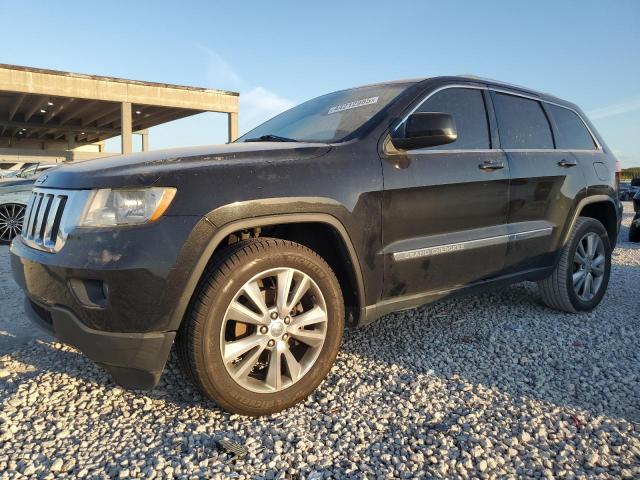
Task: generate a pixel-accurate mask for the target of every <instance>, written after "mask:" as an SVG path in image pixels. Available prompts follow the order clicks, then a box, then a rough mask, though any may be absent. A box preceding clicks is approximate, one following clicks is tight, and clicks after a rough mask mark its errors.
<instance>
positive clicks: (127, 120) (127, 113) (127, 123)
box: [120, 102, 133, 154]
mask: <svg viewBox="0 0 640 480" xmlns="http://www.w3.org/2000/svg"><path fill="white" fill-rule="evenodd" d="M120 113H121V117H122V118H121V125H122V127H121V133H122V153H123V154H126V153H131V151H132V150H133V140H132V137H133V131H132V121H131V104H130V103H129V102H122V105H121V107H120Z"/></svg>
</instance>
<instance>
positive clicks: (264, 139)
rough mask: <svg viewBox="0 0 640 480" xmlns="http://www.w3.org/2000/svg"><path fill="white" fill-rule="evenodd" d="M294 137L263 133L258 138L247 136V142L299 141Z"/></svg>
mask: <svg viewBox="0 0 640 480" xmlns="http://www.w3.org/2000/svg"><path fill="white" fill-rule="evenodd" d="M297 141H298V140H295V139H293V138H287V137H279V136H278V135H271V134H269V135H262V136H261V137H258V138H247V139H246V140H245V142H297Z"/></svg>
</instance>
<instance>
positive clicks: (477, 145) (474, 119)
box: [417, 88, 490, 150]
mask: <svg viewBox="0 0 640 480" xmlns="http://www.w3.org/2000/svg"><path fill="white" fill-rule="evenodd" d="M417 111H418V112H442V113H448V114H449V115H451V116H452V117H453V119H454V121H455V123H456V130H457V131H458V139H457V140H456V141H455V142H452V143H449V144H447V145H438V146H437V147H433V148H434V149H437V150H443V149H447V150H459V149H464V150H467V149H486V148H490V142H489V126H488V124H487V112H486V110H485V106H484V99H483V98H482V91H481V90H475V89H471V88H448V89H446V90H442V91H440V92H438V93H436V94H435V95H433V96H432V97H431V98H429V99H428V100H427V101H426V102H424V103H423V104H422V105H421V106H420V108H418V110H417Z"/></svg>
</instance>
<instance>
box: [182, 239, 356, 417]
mask: <svg viewBox="0 0 640 480" xmlns="http://www.w3.org/2000/svg"><path fill="white" fill-rule="evenodd" d="M305 279H306V280H305ZM301 285H304V286H305V288H306V289H305V288H299V287H300V286H301ZM281 291H284V292H288V294H287V295H286V296H284V295H280V293H279V292H281ZM299 292H303V293H302V296H301V299H300V300H298V296H299V295H298V293H299ZM254 300H255V301H254ZM247 309H248V310H250V311H249V312H247ZM274 317H277V318H274ZM303 321H304V325H306V326H300V324H301V323H302V322H303ZM263 330H264V331H263ZM343 330H344V302H343V298H342V292H341V290H340V286H339V283H338V280H337V278H336V276H335V274H334V273H333V271H332V270H331V268H330V267H329V265H328V264H327V263H326V262H325V261H324V260H323V259H322V258H321V257H320V256H319V255H318V254H317V253H315V252H314V251H313V250H310V249H309V248H307V247H304V246H302V245H300V244H297V243H293V242H290V241H285V240H278V239H272V238H259V239H252V240H245V241H242V242H238V243H237V244H234V245H232V246H230V247H228V248H227V249H225V250H223V251H222V252H221V253H220V254H219V255H218V256H217V257H215V258H214V260H213V262H212V264H211V266H210V267H209V268H208V269H207V271H206V272H205V274H204V275H203V279H202V281H201V282H200V284H199V286H198V288H197V290H196V292H195V294H194V298H193V300H192V302H191V306H190V308H189V310H188V312H187V315H186V316H185V319H184V321H183V324H182V325H181V327H180V331H179V332H178V338H177V339H176V348H177V351H178V358H179V360H180V363H181V366H182V368H183V369H184V370H185V372H186V373H187V375H188V376H189V377H190V378H191V379H192V380H193V381H194V383H195V384H196V385H197V386H198V387H199V388H200V390H201V391H202V392H203V393H204V394H205V395H206V396H207V397H209V398H211V399H212V400H214V401H215V402H216V403H217V404H218V405H219V406H221V407H222V408H224V409H225V410H228V411H230V412H233V413H239V414H242V415H250V416H259V415H267V414H271V413H275V412H278V411H280V410H283V409H285V408H288V407H291V406H292V405H295V404H296V403H298V402H300V401H302V400H304V399H305V398H306V397H307V396H309V394H311V392H313V391H314V390H315V389H316V387H317V386H318V385H319V384H320V383H321V382H322V380H323V379H324V378H325V377H326V375H327V374H328V372H329V370H330V369H331V366H332V365H333V363H334V361H335V358H336V355H337V353H338V350H339V349H340V344H341V341H342V334H343ZM323 336H324V339H323V340H322V341H320V338H321V337H323ZM238 342H241V343H238ZM242 342H244V343H242ZM248 345H254V346H253V347H252V348H251V349H250V350H248V351H247V352H245V353H241V354H239V355H238V357H237V358H236V357H235V355H236V354H237V353H238V352H242V351H244V350H245V347H246V346H248ZM225 356H226V357H225ZM225 358H226V360H225Z"/></svg>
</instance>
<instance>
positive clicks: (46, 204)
mask: <svg viewBox="0 0 640 480" xmlns="http://www.w3.org/2000/svg"><path fill="white" fill-rule="evenodd" d="M89 194H90V190H63V189H56V188H34V189H33V192H32V193H31V198H30V199H29V202H28V204H27V210H26V213H25V217H24V219H25V220H24V225H23V227H22V241H23V242H24V243H25V244H26V245H28V246H29V247H32V248H35V249H37V250H43V251H45V252H49V253H55V252H58V251H59V250H60V249H61V248H62V247H63V246H64V244H65V242H66V240H67V237H68V235H69V232H70V231H71V230H73V229H74V228H75V226H76V225H77V222H78V219H79V217H80V214H81V212H82V209H83V208H84V203H85V202H86V199H87V197H88V196H89Z"/></svg>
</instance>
